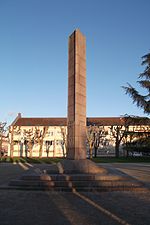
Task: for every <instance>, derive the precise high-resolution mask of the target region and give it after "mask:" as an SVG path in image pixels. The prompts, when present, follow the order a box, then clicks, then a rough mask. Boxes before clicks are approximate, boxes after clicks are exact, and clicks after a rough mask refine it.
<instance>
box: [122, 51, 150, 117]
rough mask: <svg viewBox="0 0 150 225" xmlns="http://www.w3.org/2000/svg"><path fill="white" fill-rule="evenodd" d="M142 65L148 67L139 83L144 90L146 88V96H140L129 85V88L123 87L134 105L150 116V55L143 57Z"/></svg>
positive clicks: (140, 77) (141, 75)
mask: <svg viewBox="0 0 150 225" xmlns="http://www.w3.org/2000/svg"><path fill="white" fill-rule="evenodd" d="M142 59H143V61H142V65H146V68H145V70H144V72H143V73H141V74H140V75H139V79H141V80H139V81H137V82H138V83H139V84H140V86H141V87H142V88H145V91H146V94H145V95H142V94H140V93H139V92H138V91H137V90H136V89H135V88H134V87H132V86H131V85H130V84H129V83H128V87H125V86H123V88H124V90H125V92H126V94H129V96H131V98H132V99H133V103H136V105H137V106H138V107H140V108H142V109H143V110H144V113H147V114H150V53H148V54H146V55H144V56H143V57H142Z"/></svg>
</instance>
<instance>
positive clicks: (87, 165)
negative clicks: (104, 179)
mask: <svg viewBox="0 0 150 225" xmlns="http://www.w3.org/2000/svg"><path fill="white" fill-rule="evenodd" d="M57 166H58V168H59V172H60V173H61V174H79V173H83V174H101V173H107V170H106V169H104V168H102V167H99V166H97V165H96V164H95V163H94V162H92V161H91V160H88V159H79V160H71V159H64V160H62V161H61V162H59V163H58V164H57Z"/></svg>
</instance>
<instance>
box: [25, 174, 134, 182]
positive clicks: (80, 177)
mask: <svg viewBox="0 0 150 225" xmlns="http://www.w3.org/2000/svg"><path fill="white" fill-rule="evenodd" d="M21 179H22V180H32V181H33V180H42V181H93V180H95V181H121V180H129V179H130V178H129V177H128V176H117V175H99V174H95V175H94V174H73V175H70V174H69V175H68V174H55V175H47V174H41V175H35V174H33V175H32V174H31V175H23V176H22V177H21Z"/></svg>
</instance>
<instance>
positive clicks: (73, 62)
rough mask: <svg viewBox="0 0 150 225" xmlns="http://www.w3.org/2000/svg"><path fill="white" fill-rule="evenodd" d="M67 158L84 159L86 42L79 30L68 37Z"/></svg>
mask: <svg viewBox="0 0 150 225" xmlns="http://www.w3.org/2000/svg"><path fill="white" fill-rule="evenodd" d="M68 47H69V51H68V55H69V60H68V118H67V119H68V121H67V123H68V125H67V128H68V138H67V148H68V149H67V158H68V159H77V160H78V159H86V145H85V144H86V143H85V140H86V40H85V37H84V35H83V34H82V33H81V32H80V30H79V29H77V30H75V31H74V32H73V33H72V34H71V35H70V37H69V46H68Z"/></svg>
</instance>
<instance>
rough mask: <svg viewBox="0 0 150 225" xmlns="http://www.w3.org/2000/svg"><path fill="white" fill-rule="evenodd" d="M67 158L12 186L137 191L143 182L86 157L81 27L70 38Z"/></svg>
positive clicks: (20, 187) (142, 188)
mask: <svg viewBox="0 0 150 225" xmlns="http://www.w3.org/2000/svg"><path fill="white" fill-rule="evenodd" d="M68 65H69V66H68V140H67V141H68V150H67V158H66V159H64V160H62V161H60V162H59V163H57V164H52V165H50V166H48V168H46V167H45V165H44V170H43V171H40V170H38V171H37V170H35V169H34V167H33V168H32V169H30V170H29V171H30V173H27V174H24V175H22V176H21V178H20V179H17V180H11V181H10V183H9V186H10V187H11V186H12V188H19V189H25V190H30V189H33V190H54V191H73V192H75V191H93V190H94V191H95V190H96V191H116V190H119V191H121V190H122V191H125V190H127V191H129V190H131V191H134V190H136V191H137V190H145V189H144V187H143V185H142V184H141V183H140V182H137V181H136V180H135V179H133V178H130V177H129V176H127V175H124V174H123V173H121V172H118V171H117V172H113V171H112V170H111V168H110V169H108V170H106V169H105V168H103V167H100V166H97V165H96V164H95V163H94V162H92V161H91V160H88V159H86V44H85V37H84V35H83V34H82V33H81V32H80V31H79V30H78V29H77V30H75V31H74V32H73V33H72V34H71V36H70V37H69V63H68ZM106 173H107V174H106Z"/></svg>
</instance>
